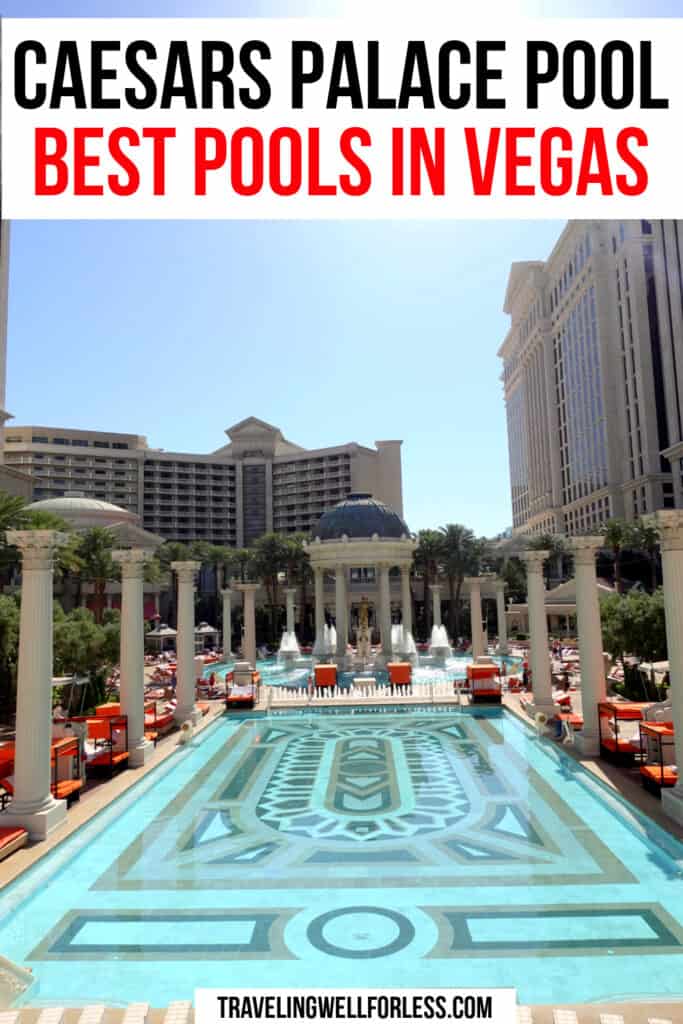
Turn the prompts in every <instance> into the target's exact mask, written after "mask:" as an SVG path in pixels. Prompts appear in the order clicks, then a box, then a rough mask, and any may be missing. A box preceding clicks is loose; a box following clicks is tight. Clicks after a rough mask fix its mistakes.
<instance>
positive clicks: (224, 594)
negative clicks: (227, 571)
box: [221, 587, 232, 601]
mask: <svg viewBox="0 0 683 1024" xmlns="http://www.w3.org/2000/svg"><path fill="white" fill-rule="evenodd" d="M221 597H222V598H223V600H224V601H227V600H228V598H230V597H232V589H231V588H230V587H224V588H223V590H221Z"/></svg>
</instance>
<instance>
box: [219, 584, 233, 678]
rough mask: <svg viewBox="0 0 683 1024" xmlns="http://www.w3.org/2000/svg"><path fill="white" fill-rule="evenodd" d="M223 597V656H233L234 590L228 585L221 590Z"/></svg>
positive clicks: (225, 657)
mask: <svg viewBox="0 0 683 1024" xmlns="http://www.w3.org/2000/svg"><path fill="white" fill-rule="evenodd" d="M221 596H222V598H223V658H224V660H227V659H228V658H230V657H231V656H232V590H231V589H230V587H226V588H225V590H221Z"/></svg>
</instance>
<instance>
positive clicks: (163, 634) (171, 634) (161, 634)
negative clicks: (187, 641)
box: [145, 622, 178, 653]
mask: <svg viewBox="0 0 683 1024" xmlns="http://www.w3.org/2000/svg"><path fill="white" fill-rule="evenodd" d="M177 636H178V631H177V630H176V629H172V628H171V626H167V625H166V623H163V622H160V623H159V624H158V625H157V626H156V628H155V629H150V630H149V632H148V633H145V643H146V644H148V645H149V646H150V647H153V648H154V649H155V650H157V651H159V653H161V652H162V651H165V650H175V646H176V637H177Z"/></svg>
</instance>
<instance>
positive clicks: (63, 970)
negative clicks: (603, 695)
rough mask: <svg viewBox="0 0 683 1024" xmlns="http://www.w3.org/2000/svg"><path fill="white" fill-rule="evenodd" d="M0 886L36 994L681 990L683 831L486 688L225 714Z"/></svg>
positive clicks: (9, 932)
mask: <svg viewBox="0 0 683 1024" xmlns="http://www.w3.org/2000/svg"><path fill="white" fill-rule="evenodd" d="M2 903H3V906H4V908H5V909H6V911H7V914H6V916H5V918H4V920H3V922H2V923H1V924H0V952H2V953H3V954H5V955H6V956H9V957H10V958H11V959H13V960H15V961H17V962H19V963H22V964H24V965H26V966H29V967H31V968H32V970H33V972H34V974H35V976H36V979H37V982H36V985H35V986H34V987H33V988H32V990H31V991H30V993H29V996H28V999H27V1001H28V1002H31V1003H48V1002H59V1003H60V1004H61V1005H65V1004H66V1005H69V1004H73V1005H78V1004H79V1003H81V1002H85V1001H88V1002H93V1001H102V1002H106V1003H110V1004H121V1003H128V1002H134V1001H138V1000H144V1001H146V1002H149V1003H151V1004H152V1005H163V1004H165V1003H167V1002H168V1001H169V1000H170V999H187V998H191V997H192V993H193V990H194V988H195V987H199V986H207V987H213V986H219V985H233V986H247V987H251V986H253V987H262V986H267V987H289V986H297V985H301V986H310V985H321V986H328V987H354V986H368V985H373V986H397V985H406V984H408V985H411V986H419V985H429V986H437V985H448V986H458V985H463V986H465V985H467V986H470V985H482V986H496V985H512V986H515V987H516V988H517V989H518V990H519V993H520V999H521V1000H522V1001H523V1002H526V1003H544V1002H554V1003H560V1002H578V1001H593V1000H607V999H618V998H639V997H640V998H645V997H649V998H662V997H664V996H678V997H680V996H681V995H683V847H681V846H680V845H679V844H677V843H676V842H675V841H674V840H673V839H672V838H671V837H669V836H666V835H665V833H663V832H661V831H660V830H659V829H657V827H656V826H655V825H653V824H652V823H650V822H648V821H647V819H644V818H642V817H640V816H638V815H637V814H636V812H634V811H631V810H629V809H628V808H626V807H625V806H623V805H621V803H620V802H619V801H618V800H617V798H616V797H613V796H610V795H609V794H608V793H607V791H606V790H603V789H602V788H601V787H600V785H599V784H598V783H597V782H596V781H595V780H593V779H592V778H591V777H590V776H589V775H588V774H587V773H585V772H584V771H583V770H581V769H580V768H579V767H578V766H577V765H576V764H575V763H574V762H573V761H570V760H569V759H567V758H565V757H564V756H562V755H561V753H560V752H559V751H558V750H557V748H555V747H553V746H552V745H550V744H549V743H547V742H545V741H539V740H538V738H537V737H535V736H534V735H532V734H531V733H530V732H529V731H527V730H526V729H525V727H524V726H523V725H522V724H521V723H519V722H518V721H516V720H515V719H514V718H513V717H511V716H509V715H508V714H507V713H505V712H501V711H496V712H489V713H486V712H480V713H476V714H475V713H472V712H460V713H459V712H455V711H451V710H448V711H442V712H437V711H434V710H429V709H425V710H424V711H420V712H417V711H414V710H411V711H410V712H409V713H406V712H404V713H398V712H392V711H390V710H382V711H377V712H375V713H356V714H349V713H344V714H320V713H318V714H312V713H310V712H307V713H287V714H272V715H271V716H269V717H268V718H264V717H261V718H255V717H245V718H243V719H241V720H235V719H222V720H221V721H220V722H219V723H218V724H217V725H216V726H214V727H211V728H210V729H209V730H207V733H206V734H204V735H203V736H202V737H200V738H199V739H198V740H197V741H196V743H195V744H194V745H193V746H192V747H191V748H189V749H185V750H178V751H177V752H176V753H175V754H174V755H173V757H172V758H171V760H170V763H169V764H167V765H165V766H163V767H162V768H161V769H159V770H157V771H156V772H154V773H152V774H151V775H150V776H148V778H147V779H145V780H144V781H143V782H142V783H141V784H140V785H139V786H137V787H135V788H134V790H133V791H131V793H130V794H128V795H127V796H126V797H124V798H123V799H122V800H121V801H119V802H117V803H116V804H115V805H112V807H111V808H110V809H108V810H107V811H105V812H104V813H103V814H102V815H100V816H99V817H98V818H97V819H95V820H94V821H93V822H92V823H91V824H90V825H89V826H86V828H84V829H83V830H81V831H80V832H79V833H78V834H77V835H76V836H74V837H73V838H72V839H70V840H68V841H67V842H66V843H65V844H63V845H62V847H61V848H60V849H58V850H57V851H55V852H54V853H53V854H50V855H49V856H48V857H47V858H46V859H45V861H44V862H43V863H42V864H40V865H38V866H37V867H36V868H35V869H33V871H32V872H29V873H28V874H27V875H26V876H25V877H24V878H23V879H20V880H19V881H18V882H17V883H15V884H14V885H13V886H12V887H10V888H9V889H8V890H7V891H6V893H5V894H3V897H2Z"/></svg>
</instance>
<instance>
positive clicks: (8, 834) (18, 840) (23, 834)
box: [0, 826, 28, 860]
mask: <svg viewBox="0 0 683 1024" xmlns="http://www.w3.org/2000/svg"><path fill="white" fill-rule="evenodd" d="M27 842H28V832H27V831H26V829H25V828H21V827H18V828H14V827H12V826H7V827H6V828H0V860H3V859H4V858H5V857H9V855H10V853H14V851H15V850H19V849H20V848H21V847H22V846H26V844H27Z"/></svg>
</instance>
